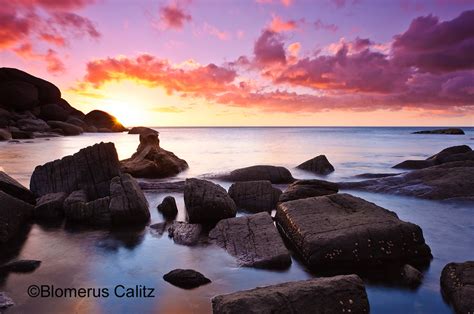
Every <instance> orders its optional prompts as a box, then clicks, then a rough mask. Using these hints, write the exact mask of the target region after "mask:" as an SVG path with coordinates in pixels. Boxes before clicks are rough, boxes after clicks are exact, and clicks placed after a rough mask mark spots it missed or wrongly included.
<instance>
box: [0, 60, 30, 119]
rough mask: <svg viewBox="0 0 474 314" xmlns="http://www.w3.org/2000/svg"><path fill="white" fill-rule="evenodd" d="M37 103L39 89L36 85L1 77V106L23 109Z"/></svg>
mask: <svg viewBox="0 0 474 314" xmlns="http://www.w3.org/2000/svg"><path fill="white" fill-rule="evenodd" d="M0 71H1V69H0ZM37 105H38V89H37V88H36V87H35V86H34V85H32V84H29V83H26V82H21V81H8V82H2V81H1V78H0V106H1V107H3V108H7V109H13V110H19V111H21V110H28V109H30V108H33V107H35V106H37Z"/></svg>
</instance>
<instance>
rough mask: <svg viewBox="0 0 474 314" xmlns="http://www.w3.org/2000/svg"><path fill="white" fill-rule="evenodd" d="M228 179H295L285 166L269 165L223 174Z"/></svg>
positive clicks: (286, 181)
mask: <svg viewBox="0 0 474 314" xmlns="http://www.w3.org/2000/svg"><path fill="white" fill-rule="evenodd" d="M222 179H224V180H228V181H261V180H266V181H270V182H271V183H275V184H278V183H291V182H293V181H294V180H295V179H293V177H292V175H291V173H290V171H289V170H288V169H286V168H284V167H275V166H267V165H258V166H251V167H246V168H240V169H236V170H234V171H232V172H231V173H230V174H228V175H224V176H222Z"/></svg>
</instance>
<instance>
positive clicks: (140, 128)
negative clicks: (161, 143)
mask: <svg viewBox="0 0 474 314" xmlns="http://www.w3.org/2000/svg"><path fill="white" fill-rule="evenodd" d="M149 133H152V134H156V135H158V134H159V132H158V131H156V130H153V129H151V128H147V127H144V126H136V127H133V128H131V129H130V131H128V134H149Z"/></svg>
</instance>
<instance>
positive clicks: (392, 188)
mask: <svg viewBox="0 0 474 314" xmlns="http://www.w3.org/2000/svg"><path fill="white" fill-rule="evenodd" d="M339 187H340V188H341V189H352V190H363V191H370V192H377V193H388V194H395V195H406V196H413V197H419V198H426V199H434V200H445V199H471V200H473V199H474V161H470V160H468V161H456V162H448V163H444V164H441V165H438V166H432V167H429V168H425V169H420V170H413V171H411V172H407V173H403V174H400V175H396V176H393V177H385V178H380V179H373V180H364V181H359V182H340V183H339Z"/></svg>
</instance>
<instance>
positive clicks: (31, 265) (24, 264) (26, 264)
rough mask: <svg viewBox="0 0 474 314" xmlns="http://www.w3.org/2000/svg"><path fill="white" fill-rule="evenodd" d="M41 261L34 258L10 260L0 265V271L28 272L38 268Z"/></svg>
mask: <svg viewBox="0 0 474 314" xmlns="http://www.w3.org/2000/svg"><path fill="white" fill-rule="evenodd" d="M40 264H41V261H36V260H18V261H12V262H9V263H6V264H3V265H2V266H0V273H5V272H13V273H29V272H32V271H34V270H35V269H36V268H38V267H39V266H40Z"/></svg>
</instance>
